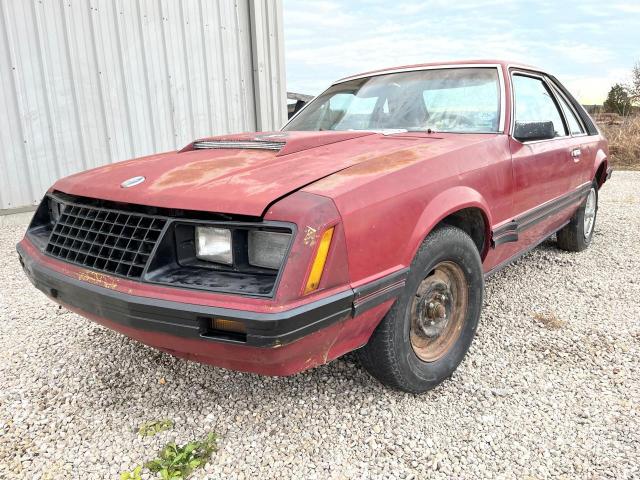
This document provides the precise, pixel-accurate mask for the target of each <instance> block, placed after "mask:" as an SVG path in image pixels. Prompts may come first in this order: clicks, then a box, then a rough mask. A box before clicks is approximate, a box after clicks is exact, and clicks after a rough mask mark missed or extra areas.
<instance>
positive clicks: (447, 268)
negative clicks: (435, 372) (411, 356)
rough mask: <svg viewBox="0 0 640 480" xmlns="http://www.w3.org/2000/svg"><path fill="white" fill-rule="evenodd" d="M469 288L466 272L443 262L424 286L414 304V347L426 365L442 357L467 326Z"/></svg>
mask: <svg viewBox="0 0 640 480" xmlns="http://www.w3.org/2000/svg"><path fill="white" fill-rule="evenodd" d="M468 305H469V289H468V285H467V279H466V277H465V275H464V272H463V271H462V269H461V268H460V267H459V266H458V265H457V264H455V263H453V262H450V261H445V262H440V263H439V264H437V265H436V266H435V268H434V269H433V270H432V271H431V273H430V274H429V276H427V277H426V278H425V279H424V280H423V281H422V283H420V286H419V287H418V291H417V292H416V295H415V297H414V299H413V303H412V305H411V330H410V337H411V347H412V348H413V351H414V352H415V354H416V356H417V357H418V358H419V359H420V360H422V361H423V362H435V361H436V360H439V359H440V358H442V357H443V356H444V355H445V354H446V353H447V352H448V351H449V349H450V348H451V346H452V345H453V344H454V343H455V342H456V340H457V339H458V337H459V336H460V332H461V331H462V327H463V326H464V322H465V318H466V316H467V309H468Z"/></svg>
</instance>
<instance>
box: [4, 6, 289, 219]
mask: <svg viewBox="0 0 640 480" xmlns="http://www.w3.org/2000/svg"><path fill="white" fill-rule="evenodd" d="M283 50H284V46H283V38H282V5H281V2H280V0H278V1H270V0H256V1H252V0H238V1H232V0H0V112H1V116H0V169H1V170H0V176H1V177H0V211H1V210H6V209H14V208H16V207H21V206H25V205H33V204H35V203H37V202H38V201H39V200H40V198H41V197H42V195H43V193H44V192H45V190H46V189H47V188H48V187H49V186H50V185H51V184H52V183H53V182H54V181H55V180H56V179H57V178H60V177H63V176H65V175H69V174H71V173H74V172H77V171H81V170H84V169H87V168H91V167H96V166H99V165H104V164H106V163H110V162H114V161H119V160H124V159H128V158H132V157H137V156H141V155H146V154H149V153H153V152H161V151H166V150H174V149H177V148H180V147H182V146H184V145H185V144H187V143H188V142H189V141H191V140H192V139H194V138H197V137H200V136H205V135H210V134H219V133H227V132H240V131H252V130H271V129H278V128H279V127H280V126H281V125H282V123H284V120H285V118H286V92H285V83H284V61H283V53H284V52H283Z"/></svg>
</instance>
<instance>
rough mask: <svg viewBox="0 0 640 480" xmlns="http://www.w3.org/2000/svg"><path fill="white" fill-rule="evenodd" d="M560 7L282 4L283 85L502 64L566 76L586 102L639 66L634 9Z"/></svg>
mask: <svg viewBox="0 0 640 480" xmlns="http://www.w3.org/2000/svg"><path fill="white" fill-rule="evenodd" d="M563 7H564V8H563V9H561V10H559V9H558V6H557V4H556V3H555V2H552V1H550V0H549V1H542V2H539V1H538V2H535V4H532V3H531V2H530V1H524V0H515V1H511V2H502V1H498V0H496V1H490V2H479V1H475V0H458V1H456V2H452V1H451V0H435V1H416V2H411V1H409V0H401V1H399V2H398V3H395V4H390V3H389V2H387V1H382V0H369V1H364V0H352V1H350V2H340V3H337V2H333V1H321V2H314V1H305V2H296V1H293V0H285V4H284V21H285V41H286V49H285V58H286V61H287V81H288V88H289V89H290V90H294V91H299V92H302V93H310V94H317V93H319V92H320V91H321V89H322V88H324V87H326V86H327V85H328V84H330V82H332V81H333V80H336V79H337V78H341V77H344V76H347V75H350V74H354V73H359V72H362V71H368V70H374V69H378V68H384V67H390V66H399V65H406V64H413V63H425V62H429V61H439V60H459V59H470V58H501V59H508V60H512V61H517V62H522V63H527V64H533V65H538V66H540V67H542V68H544V69H546V70H548V71H551V72H553V73H556V74H558V75H560V76H565V77H571V78H572V79H574V82H575V85H576V86H577V87H578V88H579V89H580V90H581V92H583V93H582V95H583V96H584V97H585V98H591V97H593V98H596V97H598V98H599V97H600V96H601V95H602V91H603V90H605V89H606V90H608V86H607V87H605V83H606V82H608V81H610V80H611V78H612V77H611V76H612V75H613V74H611V73H610V72H612V71H614V70H615V69H624V68H626V67H628V68H630V66H631V65H632V64H633V62H634V61H635V60H637V58H634V57H633V56H634V55H636V56H637V55H638V47H637V45H640V32H638V28H637V25H636V24H637V23H640V22H638V18H637V16H635V17H636V20H635V21H634V20H633V18H634V12H635V10H636V4H635V3H633V2H618V3H616V4H614V5H613V6H612V7H607V8H603V7H602V4H601V3H600V2H594V1H588V0H586V1H578V0H576V1H574V2H567V3H565V4H563ZM616 12H617V13H616ZM621 12H627V13H621ZM568 14H570V15H569V16H568ZM567 18H570V21H567ZM609 86H610V85H609ZM605 94H606V92H605Z"/></svg>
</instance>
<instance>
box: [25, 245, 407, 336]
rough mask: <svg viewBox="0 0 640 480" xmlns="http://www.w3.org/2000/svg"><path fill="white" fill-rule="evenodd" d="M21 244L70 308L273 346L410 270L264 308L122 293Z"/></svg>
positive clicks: (364, 301) (328, 320) (376, 294)
mask: <svg viewBox="0 0 640 480" xmlns="http://www.w3.org/2000/svg"><path fill="white" fill-rule="evenodd" d="M17 250H18V254H19V255H20V263H21V264H22V266H23V269H24V271H25V273H26V274H27V277H28V278H29V280H30V281H31V283H33V284H34V286H35V287H36V288H38V289H39V290H40V291H42V292H43V293H45V294H46V295H47V296H49V297H51V298H53V299H54V300H56V301H58V302H60V303H63V304H66V305H69V306H70V307H72V308H77V309H79V310H81V311H84V312H87V313H90V314H92V315H96V316H98V317H100V318H104V319H106V320H109V321H112V322H115V323H118V324H120V325H123V326H126V327H131V328H135V329H139V330H147V331H154V332H161V333H167V334H170V335H176V336H179V337H184V338H193V339H206V340H211V341H216V342H220V341H221V342H228V343H236V344H238V343H240V344H243V345H250V346H255V347H275V346H279V345H283V344H286V343H290V342H292V341H294V340H297V339H299V338H301V337H304V336H306V335H309V334H311V333H313V332H316V331H318V330H321V329H322V328H325V327H328V326H330V325H332V324H334V323H337V322H339V321H341V320H345V319H347V318H351V317H353V316H355V315H359V314H361V313H362V312H364V311H366V310H368V309H369V308H373V307H374V306H376V305H379V304H380V303H382V301H384V300H387V299H390V298H393V297H394V296H397V295H398V294H399V288H398V287H397V285H398V280H399V279H400V277H403V276H404V277H406V271H404V270H403V271H401V272H397V273H394V274H391V275H389V276H387V277H384V278H383V279H381V280H377V281H376V282H372V283H371V284H370V285H367V286H365V287H361V288H359V289H357V291H356V292H354V290H352V289H347V290H345V291H342V292H339V293H336V294H334V295H331V296H329V297H326V298H323V299H320V300H317V301H314V302H311V303H308V304H305V305H302V306H300V307H296V308H293V309H290V310H285V311H282V312H274V313H260V312H253V311H247V310H235V309H228V308H222V307H209V306H204V305H196V304H191V303H182V302H175V301H170V300H161V299H154V298H148V297H141V296H137V295H131V294H127V293H123V292H120V291H117V290H113V289H110V288H106V287H103V286H99V285H94V284H92V283H88V282H85V281H82V280H79V279H76V278H73V277H70V276H68V275H63V274H61V273H59V272H57V271H55V270H53V269H50V268H48V267H46V266H44V265H42V264H40V263H38V262H37V261H34V260H33V259H32V258H31V257H30V256H28V255H27V254H26V252H25V251H24V249H23V248H22V247H20V246H19V245H18V247H17ZM399 274H400V275H399ZM385 279H386V280H385ZM390 286H391V287H392V288H391V289H390V288H389V287H390ZM402 286H404V280H403V279H402ZM390 290H391V291H390ZM363 291H364V292H368V294H367V295H366V296H364V297H362V298H361V299H360V302H359V303H354V299H355V297H356V296H361V294H362V292H363ZM212 318H223V319H229V320H237V321H240V322H242V323H243V324H244V325H245V326H246V329H247V335H246V341H239V340H237V339H233V338H226V337H217V336H211V335H210V333H209V332H207V328H208V326H209V325H210V321H211V319H212Z"/></svg>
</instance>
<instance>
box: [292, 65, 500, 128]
mask: <svg viewBox="0 0 640 480" xmlns="http://www.w3.org/2000/svg"><path fill="white" fill-rule="evenodd" d="M499 115H500V86H499V82H498V71H497V69H496V68H445V69H439V70H419V71H412V72H403V73H390V74H386V75H377V76H374V77H367V78H358V79H355V80H349V81H346V82H343V83H339V84H336V85H333V86H332V87H331V88H329V89H328V90H327V91H325V92H324V93H323V94H322V95H319V96H318V97H317V98H315V99H314V100H313V101H312V102H311V103H310V104H309V105H307V106H306V107H305V108H304V110H302V111H301V112H300V113H299V114H298V115H297V116H296V117H294V118H293V119H292V120H291V122H289V124H288V125H287V126H286V127H285V128H284V130H388V129H394V130H395V129H401V130H407V131H425V130H427V129H431V130H432V131H437V132H459V133H467V132H469V133H494V132H497V131H498V120H499Z"/></svg>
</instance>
